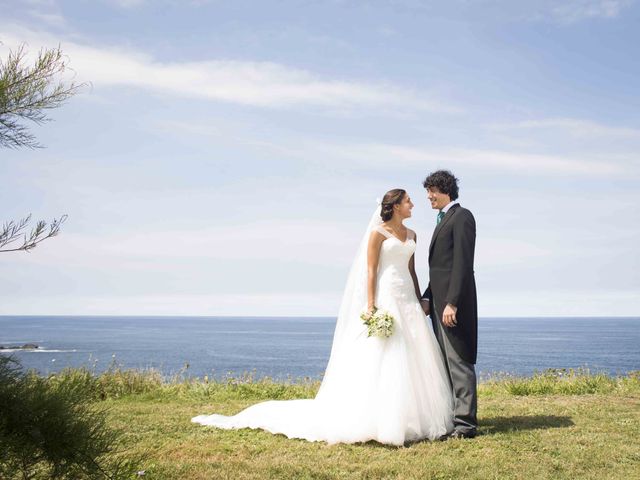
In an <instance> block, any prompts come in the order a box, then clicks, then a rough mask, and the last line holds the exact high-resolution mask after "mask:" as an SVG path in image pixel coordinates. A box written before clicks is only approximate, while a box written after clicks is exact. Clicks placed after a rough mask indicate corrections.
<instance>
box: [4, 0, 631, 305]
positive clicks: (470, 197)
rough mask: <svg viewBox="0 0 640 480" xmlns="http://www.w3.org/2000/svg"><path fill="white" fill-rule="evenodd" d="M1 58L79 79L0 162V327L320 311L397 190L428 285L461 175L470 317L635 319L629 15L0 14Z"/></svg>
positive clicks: (365, 4)
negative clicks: (448, 201)
mask: <svg viewBox="0 0 640 480" xmlns="http://www.w3.org/2000/svg"><path fill="white" fill-rule="evenodd" d="M0 11H1V12H2V15H1V16H0V41H2V43H3V44H2V45H0V54H1V55H2V58H5V57H6V54H7V51H8V50H9V49H15V47H16V46H17V45H19V44H20V43H22V42H26V43H27V44H28V48H29V51H30V53H31V54H32V55H33V54H35V53H36V52H37V51H38V49H39V48H40V47H43V46H49V47H51V46H56V45H58V44H60V45H61V47H62V49H63V51H64V52H65V54H67V55H68V61H69V66H70V67H71V68H72V69H73V72H74V74H75V77H74V79H75V80H76V81H87V82H91V87H90V88H85V89H84V90H83V92H82V93H81V94H79V95H77V96H76V97H74V98H73V99H72V100H70V101H69V102H68V103H67V104H65V105H64V106H63V107H62V108H60V109H57V110H55V111H52V112H51V117H52V118H53V120H54V121H53V122H50V123H48V124H46V125H43V126H34V127H33V132H34V133H35V134H36V135H37V137H38V139H39V140H40V141H41V142H42V143H43V144H45V145H46V147H47V148H46V149H43V150H37V151H31V150H17V151H13V150H6V149H4V150H2V151H0V178H2V180H3V187H4V188H2V189H0V202H2V206H3V215H2V216H3V218H1V219H0V220H2V221H7V220H9V219H18V218H21V217H23V216H25V215H26V214H28V213H29V212H31V213H33V216H34V219H40V218H42V219H46V220H50V219H52V218H54V217H59V216H60V215H61V214H63V213H66V214H68V215H69V219H68V221H67V223H65V224H64V226H63V228H62V231H61V233H60V235H59V236H58V237H56V238H54V239H50V240H47V241H46V242H44V243H42V244H41V245H40V246H39V247H38V248H36V249H35V250H33V251H32V252H31V254H25V253H22V252H20V253H4V254H0V255H2V256H1V257H0V262H2V272H3V275H2V277H1V279H0V314H8V315H9V314H123V315H143V314H159V315H335V314H336V313H337V309H338V306H339V302H340V297H341V292H342V288H343V286H344V283H345V281H346V274H347V271H348V268H349V264H350V260H351V259H352V256H353V254H354V252H355V248H356V246H357V244H358V241H359V239H360V236H361V235H362V232H363V229H364V227H365V225H366V222H367V220H368V218H369V216H370V214H371V212H372V211H373V209H374V208H375V201H376V198H378V197H381V196H382V195H383V194H384V192H385V191H387V190H388V189H391V188H396V187H402V188H405V189H407V190H408V192H409V194H410V195H411V197H412V198H413V200H414V203H415V204H416V206H415V208H414V210H413V217H412V218H411V219H409V220H408V221H407V222H406V223H407V225H408V226H409V227H411V228H413V229H415V230H416V231H417V234H418V251H417V253H416V262H417V268H418V274H419V277H420V280H421V286H422V288H424V287H426V282H427V280H428V269H427V250H428V245H429V240H430V237H431V233H432V231H433V227H434V226H435V217H436V213H437V212H436V211H433V210H431V209H430V208H429V206H428V204H427V201H426V195H425V191H424V189H423V188H422V180H423V179H424V177H425V176H426V175H427V174H428V173H429V172H432V171H434V170H436V169H439V168H447V169H450V170H452V171H453V172H454V173H455V174H456V176H457V177H459V178H460V198H459V201H460V203H461V204H462V205H463V206H465V207H467V208H469V209H470V210H471V211H472V212H473V214H474V216H475V218H476V223H477V243H476V262H475V272H476V282H477V285H478V300H479V314H480V316H481V317H482V316H485V317H486V316H533V315H540V316H565V315H567V316H572V315H575V316H613V315H639V314H640V295H639V294H638V292H640V274H639V273H638V272H640V260H639V256H638V254H637V244H638V239H639V238H640V214H639V211H640V210H639V209H638V202H639V201H640V193H638V180H639V179H640V157H639V153H638V152H639V151H640V149H639V147H640V119H639V117H638V111H640V81H638V79H639V76H640V56H639V55H640V54H639V51H638V49H637V45H639V44H640V30H639V29H638V28H637V25H638V21H639V19H640V5H639V4H638V2H635V1H624V0H622V1H618V0H579V1H577V0H569V1H565V2H555V1H546V0H541V1H519V2H511V1H506V0H495V1H490V0H486V1H475V2H474V1H462V0H459V1H455V0H453V1H447V2H420V1H410V0H406V1H404V0H396V1H378V2H374V1H347V0H344V1H338V0H335V1H324V2H320V1H309V0H307V1H302V0H298V1H286V0H283V1H264V2H262V1H261V2H258V1H253V2H245V1H234V2H223V1H206V0H201V1H192V2H189V1H177V0H176V1H172V0H158V1H153V2H152V1H145V0H120V1H62V0H60V1H56V0H32V1H15V0H14V1H3V0H0Z"/></svg>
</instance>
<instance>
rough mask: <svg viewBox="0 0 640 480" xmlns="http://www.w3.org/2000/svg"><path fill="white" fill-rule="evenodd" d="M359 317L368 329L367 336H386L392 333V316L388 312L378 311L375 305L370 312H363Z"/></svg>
mask: <svg viewBox="0 0 640 480" xmlns="http://www.w3.org/2000/svg"><path fill="white" fill-rule="evenodd" d="M360 318H361V319H362V321H363V322H364V324H365V325H366V326H367V329H368V330H369V334H368V335H367V337H372V336H376V337H384V338H386V337H390V336H391V335H392V334H393V322H394V318H393V315H391V314H390V313H389V312H379V311H378V309H377V308H376V307H373V311H372V312H371V313H368V312H363V313H362V314H361V315H360Z"/></svg>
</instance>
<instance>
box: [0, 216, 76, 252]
mask: <svg viewBox="0 0 640 480" xmlns="http://www.w3.org/2000/svg"><path fill="white" fill-rule="evenodd" d="M67 218H68V215H62V216H61V217H60V218H59V219H57V220H56V219H55V218H54V219H53V220H52V221H51V225H49V232H48V233H47V232H46V231H45V230H46V227H47V222H45V221H44V220H40V221H38V223H37V224H36V226H35V228H34V229H33V230H31V232H30V233H29V236H27V234H26V233H23V230H24V228H25V227H26V226H27V224H28V223H29V220H31V214H29V215H28V216H27V217H25V218H23V219H22V220H20V221H19V222H18V223H16V222H14V221H13V220H12V221H10V222H8V223H7V222H5V224H4V225H3V226H2V230H1V231H0V252H17V251H20V250H24V251H25V252H29V251H30V250H32V249H34V248H36V246H38V245H39V244H40V243H42V242H43V241H44V240H46V239H47V238H51V237H55V236H56V235H57V234H58V232H59V231H60V225H62V224H63V223H64V221H65V220H66V219H67ZM20 236H23V238H24V240H23V242H22V245H21V246H20V247H16V248H2V247H5V246H7V245H9V244H10V243H13V242H15V241H16V240H17V239H18V237H20Z"/></svg>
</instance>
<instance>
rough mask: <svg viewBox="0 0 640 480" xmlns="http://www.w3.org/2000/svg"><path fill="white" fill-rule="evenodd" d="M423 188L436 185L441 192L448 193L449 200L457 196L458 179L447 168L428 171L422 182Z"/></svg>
mask: <svg viewBox="0 0 640 480" xmlns="http://www.w3.org/2000/svg"><path fill="white" fill-rule="evenodd" d="M422 186H423V187H424V188H429V187H436V188H437V189H438V190H440V191H441V192H442V193H446V194H447V195H449V198H450V199H451V200H456V199H457V198H458V179H457V178H456V177H455V176H454V175H453V173H451V172H450V171H449V170H437V171H435V172H433V173H430V174H429V176H428V177H427V178H425V179H424V182H422Z"/></svg>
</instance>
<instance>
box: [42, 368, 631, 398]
mask: <svg viewBox="0 0 640 480" xmlns="http://www.w3.org/2000/svg"><path fill="white" fill-rule="evenodd" d="M188 368H189V366H188V364H185V366H184V367H183V369H182V370H180V371H179V372H178V373H176V374H174V375H173V376H171V377H169V378H165V377H164V376H163V375H162V373H161V372H160V371H158V370H156V369H153V368H147V369H124V368H122V365H118V364H117V363H116V362H115V361H112V363H111V364H110V365H109V367H108V368H107V370H106V371H104V372H102V373H99V374H96V373H95V371H93V370H91V369H89V368H86V367H79V368H71V367H67V368H65V369H63V370H61V371H60V372H58V373H53V374H49V376H48V377H47V381H48V382H49V383H50V384H51V385H52V386H54V387H55V388H58V389H66V390H78V391H80V392H83V393H84V394H85V395H87V396H89V397H91V398H93V399H94V400H105V399H114V398H120V397H124V396H127V395H142V396H146V397H148V398H162V397H167V398H175V397H183V398H192V399H210V400H216V401H223V400H225V399H256V400H261V399H282V400H285V399H292V398H313V397H314V396H315V394H316V392H317V391H318V388H319V386H320V380H313V379H310V378H308V377H304V378H298V379H291V378H289V379H288V380H286V381H281V380H275V379H273V378H270V377H261V378H258V377H257V376H256V374H255V371H253V372H245V373H243V374H240V375H238V376H232V375H231V374H229V375H226V376H223V377H222V378H220V379H213V378H209V377H208V376H204V377H202V378H200V377H189V376H187V375H186V372H187V371H188ZM30 374H31V375H36V373H35V372H30ZM632 392H636V393H639V392H640V370H638V371H633V372H630V373H628V374H626V375H617V376H610V375H606V374H604V373H592V372H591V371H590V370H589V369H587V368H579V369H565V368H559V369H547V370H544V371H542V372H536V373H535V374H534V375H532V376H530V377H518V376H513V375H510V374H494V375H492V376H490V377H489V378H487V379H484V380H483V381H482V382H481V383H480V385H479V395H480V396H495V395H512V396H513V395H515V396H527V395H549V394H555V395H586V394H607V393H632Z"/></svg>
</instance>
